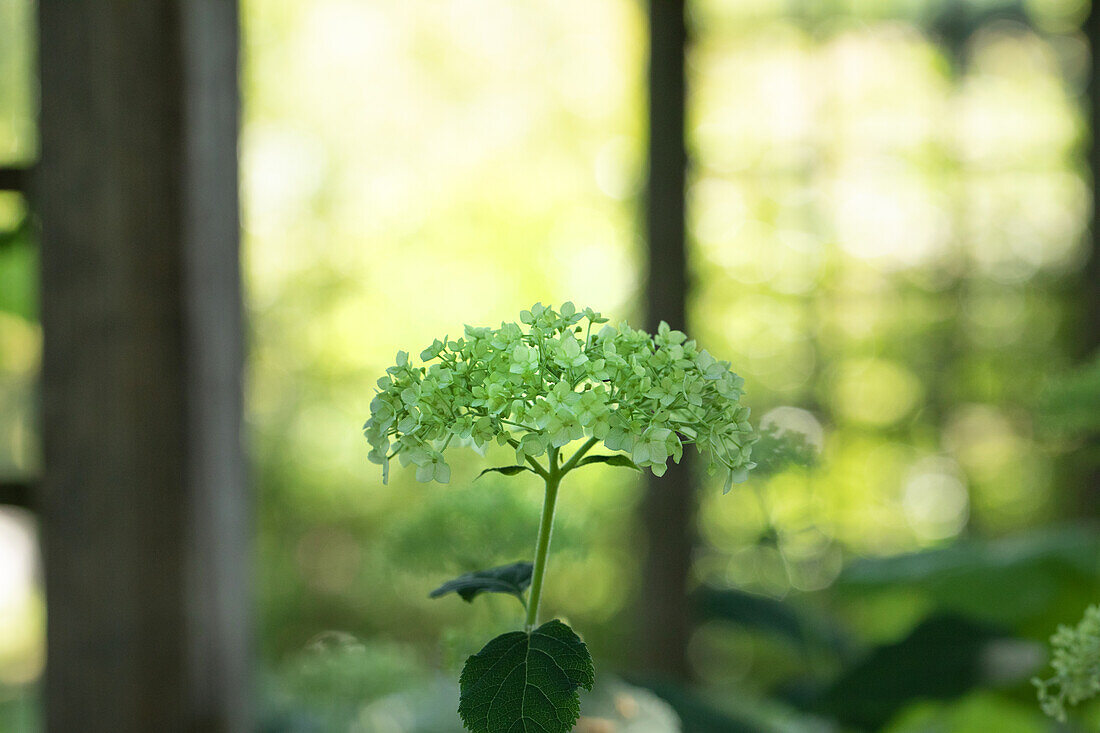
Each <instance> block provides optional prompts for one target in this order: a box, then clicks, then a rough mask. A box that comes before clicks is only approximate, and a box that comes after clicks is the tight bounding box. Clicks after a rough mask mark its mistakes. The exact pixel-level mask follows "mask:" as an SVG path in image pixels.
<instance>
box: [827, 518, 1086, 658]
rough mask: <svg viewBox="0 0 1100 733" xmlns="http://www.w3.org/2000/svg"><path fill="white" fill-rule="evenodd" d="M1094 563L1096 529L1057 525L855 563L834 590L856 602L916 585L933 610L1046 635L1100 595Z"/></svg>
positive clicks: (839, 580)
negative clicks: (1070, 610) (1068, 613)
mask: <svg viewBox="0 0 1100 733" xmlns="http://www.w3.org/2000/svg"><path fill="white" fill-rule="evenodd" d="M1098 560H1100V534H1098V533H1097V532H1096V528H1095V527H1093V526H1079V527H1058V528H1053V529H1050V530H1044V531H1041V532H1029V533H1025V534H1021V535H1017V536H1014V537H1005V538H1001V539H996V540H984V541H982V540H964V541H960V542H957V543H955V544H953V545H950V546H947V547H943V548H939V549H935V550H925V551H923V552H917V553H911V554H907V555H897V556H894V557H885V558H874V559H872V558H867V559H864V560H859V561H856V562H854V563H852V564H851V565H850V566H849V567H848V568H846V569H845V571H844V572H843V573H842V574H841V576H840V577H839V578H838V579H837V583H836V586H835V587H836V589H837V590H839V591H842V592H847V593H848V594H850V595H852V596H853V597H856V598H859V599H862V598H864V597H866V595H867V594H868V593H869V592H877V593H893V592H910V591H912V590H916V591H918V592H920V593H922V594H923V595H925V596H927V597H928V598H929V600H931V601H932V602H933V604H934V605H935V606H936V607H938V608H941V609H945V610H950V611H954V612H956V613H960V614H963V615H966V616H969V617H971V618H974V619H978V620H981V621H984V622H987V623H992V624H997V625H1000V626H1003V627H1007V628H1010V629H1013V630H1014V631H1017V632H1019V633H1024V634H1025V635H1032V636H1035V635H1038V636H1040V637H1045V636H1046V635H1047V634H1048V633H1049V629H1051V628H1053V627H1054V626H1055V625H1056V624H1057V623H1059V622H1063V621H1065V615H1066V613H1065V609H1067V608H1075V609H1078V610H1079V609H1083V608H1084V607H1085V606H1086V605H1087V604H1088V603H1089V602H1090V600H1092V599H1094V598H1095V597H1096V594H1097V593H1098V592H1100V578H1098V575H1097V567H1098V565H1097V563H1098Z"/></svg>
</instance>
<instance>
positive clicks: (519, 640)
mask: <svg viewBox="0 0 1100 733" xmlns="http://www.w3.org/2000/svg"><path fill="white" fill-rule="evenodd" d="M594 681H595V670H594V669H593V667H592V656H591V655H590V654H589V653H588V647H586V646H585V645H584V642H583V641H581V640H580V638H579V637H578V636H577V635H576V634H574V633H573V630H572V629H570V628H569V627H568V626H566V625H565V624H563V623H562V622H561V621H558V620H556V619H555V620H553V621H548V622H546V623H545V624H543V625H542V626H540V627H538V628H537V629H535V630H534V631H532V632H531V633H530V634H528V633H525V632H522V631H513V632H511V633H508V634H503V635H501V636H498V637H497V638H495V639H493V640H492V641H490V642H489V643H488V644H486V645H485V648H483V649H482V650H481V651H480V652H478V653H477V654H475V655H473V656H472V657H470V658H469V659H467V660H466V666H465V667H463V669H462V677H461V678H460V679H459V685H460V687H461V695H460V698H459V705H458V714H459V715H460V716H461V717H462V722H463V724H465V726H466V729H467V730H469V731H472V733H568V731H570V730H572V729H573V726H574V725H575V724H576V722H577V717H578V716H579V715H580V710H581V708H580V692H579V689H580V688H581V687H583V688H585V689H587V690H591V689H592V683H593V682H594Z"/></svg>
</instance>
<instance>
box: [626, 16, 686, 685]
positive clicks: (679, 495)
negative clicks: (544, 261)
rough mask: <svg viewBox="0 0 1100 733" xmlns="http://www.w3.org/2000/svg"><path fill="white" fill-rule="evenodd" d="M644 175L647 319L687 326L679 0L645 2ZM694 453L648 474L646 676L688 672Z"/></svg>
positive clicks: (642, 618) (643, 596) (643, 616)
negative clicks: (660, 472) (646, 143)
mask: <svg viewBox="0 0 1100 733" xmlns="http://www.w3.org/2000/svg"><path fill="white" fill-rule="evenodd" d="M649 39H650V59H649V149H648V161H649V173H648V178H647V186H646V203H645V207H646V208H645V221H646V240H647V245H648V252H649V263H648V271H647V278H646V291H645V294H646V322H647V325H648V327H649V328H650V330H652V331H656V330H657V324H658V323H659V322H660V321H662V320H664V321H668V323H669V324H670V325H672V326H673V327H674V328H679V329H684V328H686V326H687V296H688V288H689V282H688V271H687V254H686V220H685V203H684V196H685V184H686V176H687V153H686V150H685V141H684V119H685V104H686V80H685V73H684V55H685V50H686V46H687V26H686V21H685V18H684V2H683V0H650V2H649ZM692 470H693V469H692V458H691V454H690V452H688V451H685V452H684V460H683V461H682V462H681V463H680V464H678V465H677V464H670V465H669V469H668V472H667V473H666V474H665V475H664V476H663V477H661V478H656V477H654V476H653V475H651V474H649V473H647V474H646V494H645V498H644V499H643V502H642V521H643V525H644V527H645V530H646V537H647V539H648V542H649V552H648V553H647V555H646V559H645V561H644V564H643V569H642V585H641V593H640V604H639V607H638V608H639V613H638V621H639V623H640V624H641V628H642V629H643V630H644V631H642V633H643V634H644V637H645V642H644V643H643V644H640V645H639V648H640V649H641V650H642V653H643V658H642V659H641V660H639V662H640V664H641V665H642V668H643V669H644V670H645V671H646V672H648V673H649V674H655V675H659V676H662V677H666V678H673V679H684V678H687V677H688V676H689V675H690V665H689V664H688V659H687V646H688V641H689V639H690V636H691V630H692V620H691V616H692V613H691V604H690V602H689V600H688V595H687V582H688V576H689V574H690V571H691V556H692V549H693V547H694V531H695V529H694V528H695V502H696V496H695V480H694V476H693V473H692Z"/></svg>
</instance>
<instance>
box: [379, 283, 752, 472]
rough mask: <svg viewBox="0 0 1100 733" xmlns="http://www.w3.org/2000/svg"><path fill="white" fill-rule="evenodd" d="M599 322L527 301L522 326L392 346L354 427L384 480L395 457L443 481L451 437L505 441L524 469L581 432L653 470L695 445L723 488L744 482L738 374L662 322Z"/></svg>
mask: <svg viewBox="0 0 1100 733" xmlns="http://www.w3.org/2000/svg"><path fill="white" fill-rule="evenodd" d="M607 321H608V319H606V318H604V317H602V316H601V315H600V314H599V313H597V312H595V311H593V310H592V309H591V308H585V309H584V310H578V309H577V308H576V307H575V306H574V305H573V304H572V303H565V304H564V305H562V306H561V308H560V309H559V310H554V309H552V308H548V307H546V306H543V305H542V304H541V303H536V304H535V305H534V306H533V307H532V308H531V310H529V311H526V310H525V311H523V312H522V313H521V314H520V323H502V324H501V326H500V328H496V329H493V328H473V327H471V326H466V328H465V333H464V335H463V337H462V338H459V339H455V340H449V339H447V338H444V339H442V340H439V339H437V340H436V341H435V342H434V343H432V345H431V346H429V347H428V348H426V349H424V351H423V352H421V354H420V358H421V360H422V362H423V365H421V366H414V365H413V364H412V363H410V361H409V355H408V354H407V353H406V352H404V351H399V352H398V353H397V360H396V364H395V365H394V366H392V367H390V368H389V369H387V370H386V375H385V376H384V377H382V378H381V379H379V380H378V390H379V391H378V394H377V395H376V396H375V398H374V400H373V401H372V402H371V406H370V407H371V416H370V419H369V420H368V421H367V423H366V425H365V426H364V433H365V435H366V437H367V440H368V441H369V442H370V444H371V452H370V459H371V460H372V461H374V462H375V463H379V464H381V465H382V468H383V478H384V479H385V478H386V477H387V476H388V466H389V460H390V459H391V458H393V457H395V456H396V457H397V458H398V459H399V460H400V461H401V464H402V465H409V464H413V465H415V466H416V477H417V479H418V480H420V481H431V480H433V479H434V480H436V481H440V482H442V483H446V482H447V481H448V480H449V478H450V468H449V467H448V466H447V463H446V461H445V460H444V457H443V452H444V451H445V450H446V449H447V447H448V446H450V445H452V444H464V445H471V446H472V447H474V448H475V449H478V450H481V449H483V448H484V447H485V446H486V445H488V444H490V443H492V442H493V441H495V442H497V443H498V444H500V445H511V446H512V447H513V448H514V449H515V451H516V461H517V463H520V464H523V463H524V462H531V461H532V460H534V459H537V458H538V457H539V456H541V455H543V454H545V453H547V452H548V451H550V450H551V449H553V448H560V447H561V446H564V445H566V444H568V443H570V442H572V441H574V440H578V439H581V438H585V437H587V438H590V439H596V440H599V441H603V443H604V444H605V445H606V446H607V448H608V449H610V450H613V451H625V452H626V453H628V454H629V456H630V458H631V459H632V460H633V461H634V463H635V464H636V465H638V466H639V467H642V468H646V467H648V468H649V469H650V470H652V471H653V473H654V474H656V475H658V476H660V475H662V474H663V473H664V472H665V470H666V467H667V465H668V459H669V458H672V459H673V460H674V461H676V462H679V461H680V458H681V456H682V455H683V446H684V444H685V443H694V444H695V445H696V447H697V448H698V449H699V450H700V451H701V452H702V453H704V454H705V455H707V456H708V457H709V459H710V465H709V469H710V470H711V471H712V472H714V471H719V470H720V471H723V472H725V476H726V490H728V489H729V486H730V485H731V484H732V483H734V482H738V481H742V480H744V479H745V478H746V476H747V474H748V471H749V469H751V468H752V467H753V465H754V464H752V463H751V462H750V450H751V445H752V443H753V441H754V440H755V433H754V432H753V429H752V427H751V426H750V425H749V422H748V419H749V409H748V407H745V406H743V405H741V404H740V399H741V395H742V386H743V384H744V380H742V379H741V377H739V376H737V375H736V374H734V373H733V372H731V371H730V365H729V363H728V362H724V361H718V360H716V359H715V358H714V357H713V356H711V355H710V354H709V353H707V351H706V350H702V349H699V348H698V346H697V345H696V343H695V342H694V341H689V340H688V339H687V337H686V336H685V335H684V334H683V333H681V332H680V331H674V330H672V329H670V328H669V326H668V324H666V323H661V325H660V328H659V329H658V332H657V334H656V335H650V334H648V333H646V332H644V331H639V330H636V329H633V328H631V327H630V326H628V325H627V324H626V323H622V324H620V325H619V326H618V327H613V326H610V325H604V324H606V323H607ZM596 329H598V330H596ZM594 331H595V332H594Z"/></svg>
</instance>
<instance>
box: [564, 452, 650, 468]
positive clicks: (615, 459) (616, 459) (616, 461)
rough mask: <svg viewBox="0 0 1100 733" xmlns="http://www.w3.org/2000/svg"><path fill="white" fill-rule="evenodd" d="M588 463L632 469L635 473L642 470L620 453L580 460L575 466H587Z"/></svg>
mask: <svg viewBox="0 0 1100 733" xmlns="http://www.w3.org/2000/svg"><path fill="white" fill-rule="evenodd" d="M589 463H606V464H607V465H609V466H622V467H624V468H633V469H634V470H635V471H641V470H642V469H640V468H638V466H636V465H635V464H634V461H632V460H630V458H629V457H627V456H624V455H623V454H621V453H616V454H615V455H613V456H588V457H586V458H582V459H581V462H580V463H578V464H577V466H587V465H588V464H589Z"/></svg>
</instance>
